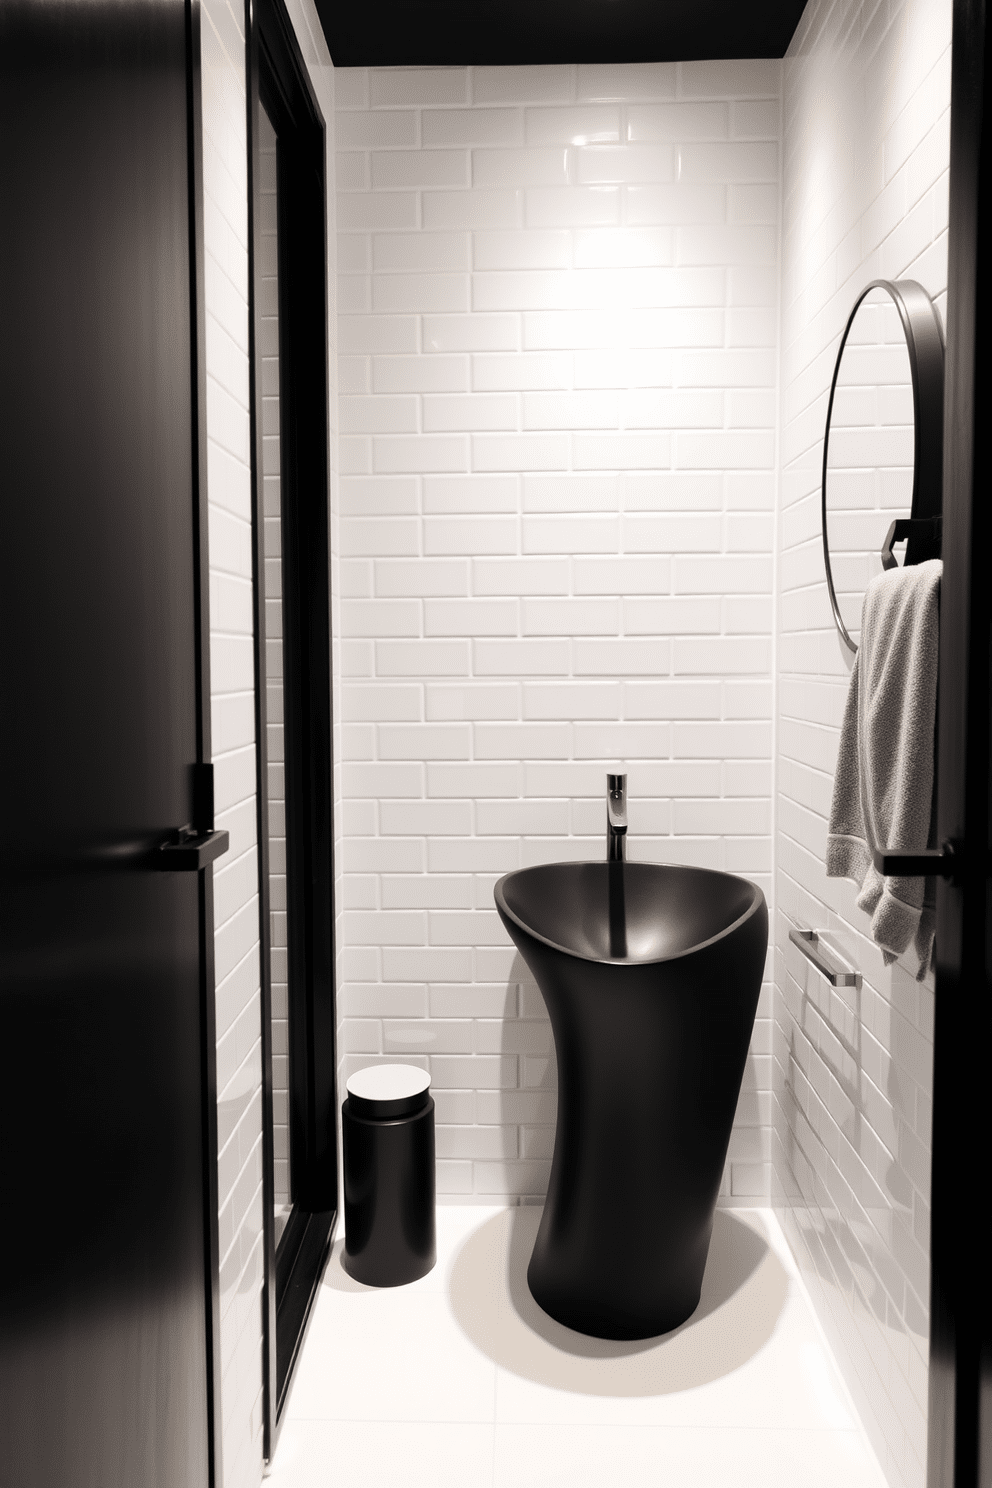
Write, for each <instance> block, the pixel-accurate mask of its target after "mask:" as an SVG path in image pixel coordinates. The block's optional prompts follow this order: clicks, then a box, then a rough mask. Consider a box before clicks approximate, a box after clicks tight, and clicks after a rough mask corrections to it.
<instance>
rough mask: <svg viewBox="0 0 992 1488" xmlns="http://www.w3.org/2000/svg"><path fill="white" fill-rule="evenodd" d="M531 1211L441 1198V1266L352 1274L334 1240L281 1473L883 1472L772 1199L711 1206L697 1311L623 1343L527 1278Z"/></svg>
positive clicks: (723, 1475) (453, 1477)
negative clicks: (572, 1324)
mask: <svg viewBox="0 0 992 1488" xmlns="http://www.w3.org/2000/svg"><path fill="white" fill-rule="evenodd" d="M540 1214H541V1211H540V1209H539V1208H536V1207H535V1208H531V1207H523V1208H519V1209H495V1208H483V1207H475V1206H468V1205H465V1206H455V1207H451V1208H442V1209H439V1211H438V1264H437V1266H436V1267H435V1269H434V1270H433V1271H432V1272H431V1273H430V1274H429V1275H428V1276H426V1277H424V1278H423V1279H422V1280H421V1281H419V1282H416V1283H414V1284H413V1285H411V1286H408V1287H396V1288H389V1289H377V1288H374V1287H365V1286H362V1285H361V1284H360V1283H358V1282H355V1281H353V1280H352V1279H351V1277H349V1276H348V1274H347V1272H346V1271H345V1270H344V1269H343V1266H342V1263H341V1241H340V1240H339V1241H338V1242H337V1243H336V1244H335V1247H334V1250H333V1252H332V1256H331V1260H330V1261H329V1263H328V1267H327V1271H326V1273H325V1277H324V1284H323V1286H322V1287H321V1291H320V1295H319V1298H318V1300H317V1305H316V1308H315V1311H314V1317H313V1321H312V1324H311V1328H310V1333H309V1336H308V1339H307V1342H306V1346H305V1348H304V1352H303V1357H302V1359H301V1361H300V1365H299V1368H298V1370H297V1377H296V1381H295V1384H294V1386H293V1392H292V1396H291V1399H290V1403H289V1405H288V1407H287V1419H286V1424H285V1426H284V1428H283V1432H282V1437H281V1439H280V1443H279V1448H278V1452H277V1454H276V1459H275V1462H274V1464H273V1469H272V1474H271V1480H272V1482H273V1483H274V1484H276V1485H277V1488H365V1485H368V1488H393V1485H395V1488H401V1485H402V1488H406V1485H407V1484H413V1485H417V1484H420V1483H424V1484H427V1483H430V1484H432V1485H440V1488H445V1485H448V1484H451V1485H452V1488H475V1485H476V1484H479V1485H482V1484H485V1485H486V1488H527V1485H529V1484H531V1483H533V1484H540V1485H541V1488H544V1485H546V1484H548V1485H553V1484H558V1483H561V1484H563V1485H565V1484H567V1485H569V1488H572V1485H576V1488H582V1485H585V1484H589V1485H590V1488H592V1485H595V1488H607V1485H611V1484H616V1485H617V1488H621V1485H622V1488H638V1485H640V1484H644V1485H648V1484H650V1485H651V1488H657V1485H660V1484H665V1485H668V1484H672V1485H673V1488H674V1485H677V1488H752V1485H753V1488H780V1485H781V1488H795V1485H796V1484H799V1483H802V1484H803V1488H806V1485H810V1488H820V1485H821V1484H822V1485H823V1488H827V1485H828V1484H830V1485H831V1488H832V1485H833V1484H835V1483H837V1482H843V1483H844V1485H845V1488H885V1484H884V1479H883V1477H882V1475H881V1472H880V1470H879V1468H878V1465H877V1463H876V1461H875V1458H874V1456H873V1455H872V1452H871V1448H870V1447H869V1445H868V1441H867V1438H866V1437H865V1434H864V1432H863V1430H862V1428H861V1426H860V1424H859V1422H858V1420H857V1417H856V1415H855V1413H854V1411H853V1408H852V1406H851V1403H850V1399H849V1397H848V1394H847V1391H846V1389H845V1387H844V1385H843V1383H842V1381H841V1378H840V1375H839V1373H838V1371H837V1368H836V1365H835V1364H834V1361H833V1359H832V1357H831V1355H830V1352H829V1349H828V1348H827V1345H826V1343H825V1342H824V1339H823V1336H822V1334H821V1333H820V1331H819V1328H818V1325H817V1324H816V1322H815V1320H814V1317H813V1314H812V1311H811V1308H810V1306H809V1303H808V1301H807V1299H806V1296H805V1293H804V1291H803V1288H802V1285H801V1283H800V1281H799V1279H798V1273H797V1271H796V1268H795V1264H794V1262H793V1260H792V1257H791V1255H790V1253H789V1249H788V1246H787V1244H786V1242H785V1238H784V1236H783V1234H782V1231H781V1229H780V1228H779V1226H778V1223H777V1221H776V1219H775V1217H774V1216H773V1215H772V1213H771V1212H770V1211H768V1210H736V1211H734V1212H733V1213H728V1212H725V1211H721V1212H719V1213H718V1214H717V1219H716V1224H715V1226H714V1233H713V1241H712V1244H711V1247H710V1258H709V1262H708V1265H707V1270H706V1277H705V1279H704V1283H703V1295H702V1298H701V1301H700V1306H699V1308H698V1309H697V1311H696V1313H695V1314H694V1315H693V1317H692V1318H691V1319H690V1320H689V1321H688V1322H687V1323H685V1324H683V1326H682V1327H681V1328H678V1329H676V1330H675V1331H674V1332H672V1333H669V1334H666V1335H665V1336H664V1337H662V1338H660V1339H645V1340H642V1341H640V1342H637V1343H619V1342H612V1341H607V1340H602V1339H593V1338H587V1337H585V1336H584V1335H583V1334H579V1333H574V1332H572V1331H571V1330H570V1329H568V1328H564V1327H562V1326H561V1325H560V1324H558V1323H556V1322H554V1321H553V1320H552V1319H551V1318H549V1317H547V1316H546V1314H544V1313H543V1312H541V1310H540V1309H539V1308H538V1307H537V1306H536V1304H535V1303H534V1301H533V1299H532V1298H531V1296H530V1293H529V1292H528V1290H527V1285H526V1267H527V1262H528V1260H529V1257H530V1251H531V1247H532V1246H533V1242H534V1236H535V1234H536V1231H537V1225H538V1223H539V1221H540Z"/></svg>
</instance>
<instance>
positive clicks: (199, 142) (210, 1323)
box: [186, 0, 224, 1488]
mask: <svg viewBox="0 0 992 1488" xmlns="http://www.w3.org/2000/svg"><path fill="white" fill-rule="evenodd" d="M186 139H187V151H188V157H187V158H188V166H187V175H188V181H189V263H190V321H191V324H190V361H191V366H190V387H191V413H192V418H191V430H190V434H191V437H190V461H191V466H192V484H193V500H194V503H195V510H194V513H193V545H194V551H193V574H194V582H195V585H196V608H195V619H194V625H195V637H196V641H195V644H196V736H197V760H198V762H199V765H198V768H197V770H196V779H195V781H194V801H193V819H194V822H195V823H196V824H197V826H199V828H200V829H201V830H212V829H213V825H214V785H213V764H212V760H213V753H212V740H211V733H210V542H209V510H208V497H207V339H206V326H207V309H206V291H205V280H204V234H203V214H204V193H203V72H202V66H201V51H200V0H186ZM196 877H197V884H198V887H199V900H200V906H199V907H200V979H201V980H200V1009H201V1012H200V1018H201V1022H200V1029H201V1033H200V1038H201V1043H200V1047H201V1051H202V1054H201V1061H202V1062H201V1071H200V1079H201V1083H202V1087H203V1189H204V1192H203V1204H204V1231H205V1234H204V1246H203V1254H204V1269H205V1276H204V1286H205V1300H206V1312H207V1432H208V1440H209V1444H210V1459H209V1463H208V1472H209V1482H210V1488H220V1484H222V1483H223V1481H224V1466H223V1455H222V1447H223V1440H224V1414H223V1393H222V1386H223V1358H222V1354H221V1342H220V1183H219V1178H218V1171H217V1161H218V1140H217V1099H218V1094H219V1092H218V1088H217V979H216V974H215V959H214V870H213V866H212V865H208V866H207V867H206V868H205V869H203V870H201V871H200V872H198V873H197V875H196Z"/></svg>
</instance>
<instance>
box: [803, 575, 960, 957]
mask: <svg viewBox="0 0 992 1488" xmlns="http://www.w3.org/2000/svg"><path fill="white" fill-rule="evenodd" d="M942 568H943V565H942V563H941V562H940V559H939V558H934V559H931V560H930V561H929V562H928V563H920V564H916V565H914V566H913V567H911V568H896V569H890V570H889V572H888V573H883V574H880V575H879V576H878V578H875V579H873V580H872V581H871V583H870V584H869V585H868V590H867V593H866V594H865V600H864V607H863V609H862V612H861V645H860V647H859V649H858V654H857V656H856V657H855V658H854V668H853V670H852V672H851V682H850V688H849V691H848V694H847V704H846V706H845V708H844V722H843V724H842V725H841V733H840V750H839V752H838V755H837V774H836V777H835V779H834V795H833V802H832V804H831V807H830V827H829V835H828V836H827V877H828V878H853V879H854V880H855V881H856V882H857V883H859V884H860V885H861V892H860V894H859V895H858V900H857V902H858V907H859V909H863V910H864V911H865V912H866V913H867V914H870V915H871V917H872V921H871V933H872V937H873V938H874V940H875V942H876V944H877V945H880V946H881V947H882V957H883V960H884V961H885V963H886V965H888V964H890V963H891V962H893V961H895V960H896V958H897V957H898V956H900V955H901V954H902V953H903V951H905V950H906V949H907V947H908V946H909V945H910V944H911V943H912V944H913V945H914V946H915V949H916V952H917V954H918V956H919V960H920V969H919V972H918V973H917V980H921V979H922V978H923V976H924V975H925V974H926V971H927V968H928V967H929V966H930V962H931V957H932V953H933V936H934V919H935V915H934V905H935V880H934V879H933V878H926V879H924V878H882V876H881V874H879V873H878V872H877V871H876V869H875V866H874V864H873V863H872V848H873V847H874V848H888V849H891V850H893V851H896V852H920V851H922V849H923V848H925V847H933V846H934V845H935V843H934V810H933V806H934V778H935V770H934V755H935V729H936V715H937V640H938V633H939V603H940V575H941V571H942Z"/></svg>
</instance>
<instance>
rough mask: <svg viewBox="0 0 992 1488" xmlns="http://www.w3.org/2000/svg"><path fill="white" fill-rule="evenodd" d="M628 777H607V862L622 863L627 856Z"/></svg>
mask: <svg viewBox="0 0 992 1488" xmlns="http://www.w3.org/2000/svg"><path fill="white" fill-rule="evenodd" d="M626 845H627V777H626V775H607V777H606V861H607V862H608V863H622V862H623V861H624V859H625V858H626V856H627V853H626Z"/></svg>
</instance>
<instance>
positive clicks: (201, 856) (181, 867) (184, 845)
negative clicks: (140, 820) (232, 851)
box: [155, 827, 231, 873]
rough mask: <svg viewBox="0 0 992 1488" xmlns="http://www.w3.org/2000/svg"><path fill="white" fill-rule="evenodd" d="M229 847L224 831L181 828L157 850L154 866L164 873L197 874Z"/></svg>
mask: <svg viewBox="0 0 992 1488" xmlns="http://www.w3.org/2000/svg"><path fill="white" fill-rule="evenodd" d="M230 845H231V834H230V833H229V832H224V831H214V830H213V829H211V830H210V831H209V832H195V831H192V830H191V829H190V828H189V827H183V828H181V829H180V830H179V831H178V832H177V833H176V835H175V837H173V838H171V839H170V840H169V841H168V842H163V843H162V845H161V847H160V848H159V849H158V854H157V857H156V862H155V866H156V867H157V868H160V869H161V870H162V871H163V872H165V873H197V872H198V871H199V870H200V869H201V868H206V866H207V864H208V863H212V862H213V861H214V859H215V858H219V857H222V856H223V854H224V853H226V852H227V849H228V848H229V847H230Z"/></svg>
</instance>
